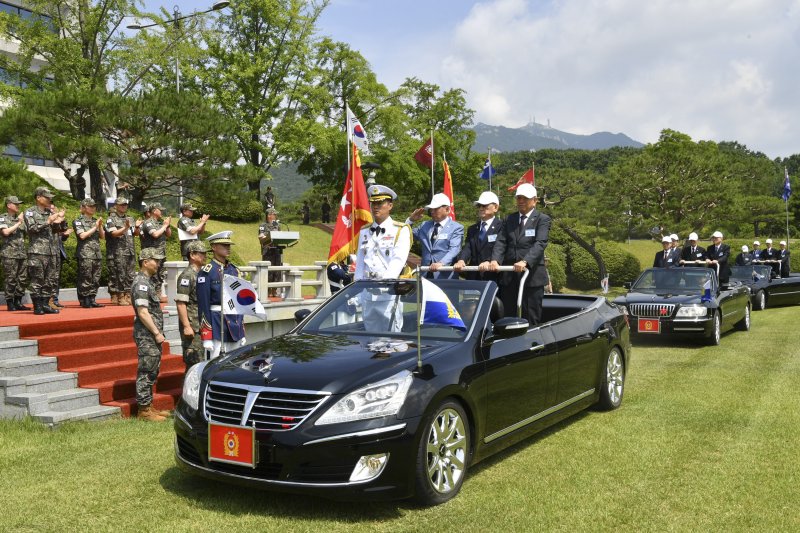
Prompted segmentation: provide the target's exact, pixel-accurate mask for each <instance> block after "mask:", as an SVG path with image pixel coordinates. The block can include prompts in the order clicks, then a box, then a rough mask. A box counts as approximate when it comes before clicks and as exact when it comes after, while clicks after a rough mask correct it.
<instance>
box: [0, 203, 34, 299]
mask: <svg viewBox="0 0 800 533" xmlns="http://www.w3.org/2000/svg"><path fill="white" fill-rule="evenodd" d="M21 203H22V202H20V201H19V198H17V197H16V196H9V197H8V198H6V206H7V207H8V213H7V214H5V215H2V216H0V236H2V239H0V241H1V242H0V246H1V247H0V257H1V258H2V259H3V271H4V272H5V280H6V305H7V306H8V310H9V311H30V309H31V308H30V307H27V306H25V305H22V297H23V296H25V289H26V288H27V287H28V265H27V261H26V260H27V259H28V252H27V251H26V250H25V216H24V215H23V214H22V213H20V209H19V205H20V204H21Z"/></svg>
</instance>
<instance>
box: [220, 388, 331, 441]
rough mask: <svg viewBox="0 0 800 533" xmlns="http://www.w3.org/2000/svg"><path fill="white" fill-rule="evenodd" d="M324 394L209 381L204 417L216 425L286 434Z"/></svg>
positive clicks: (325, 396) (311, 409)
mask: <svg viewBox="0 0 800 533" xmlns="http://www.w3.org/2000/svg"><path fill="white" fill-rule="evenodd" d="M328 396H329V394H328V393H323V392H315V391H302V390H291V389H278V388H274V387H253V386H246V385H234V384H231V383H217V382H213V381H212V382H211V383H209V384H208V388H207V389H206V396H205V412H206V418H207V419H208V420H209V421H210V422H215V423H218V424H230V425H235V426H253V427H255V428H256V429H264V430H270V431H290V430H292V429H294V428H296V427H297V426H299V425H300V424H302V423H303V421H304V420H305V419H306V418H308V416H309V415H310V414H311V413H312V412H314V410H316V408H317V407H319V406H320V405H321V404H322V402H323V401H324V400H325V399H326V398H327V397H328Z"/></svg>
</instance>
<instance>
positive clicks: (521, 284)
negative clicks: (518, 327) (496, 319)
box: [414, 266, 531, 317]
mask: <svg viewBox="0 0 800 533" xmlns="http://www.w3.org/2000/svg"><path fill="white" fill-rule="evenodd" d="M453 271H455V267H452V266H441V267H439V269H438V270H437V272H453ZM421 272H430V267H426V266H419V267H417V268H416V270H414V273H415V274H416V275H417V276H419V274H420V273H421ZM459 272H514V267H513V266H501V267H498V268H497V270H488V271H487V270H483V271H481V270H480V267H476V266H465V267H464V268H462V269H460V270H459ZM530 272H531V271H530V269H528V268H526V269H525V271H524V272H523V273H522V279H521V280H519V293H518V294H517V316H518V317H521V316H522V290H523V289H524V288H525V280H526V279H528V274H530Z"/></svg>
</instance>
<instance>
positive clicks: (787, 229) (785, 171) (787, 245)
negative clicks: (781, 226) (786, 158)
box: [783, 167, 791, 270]
mask: <svg viewBox="0 0 800 533" xmlns="http://www.w3.org/2000/svg"><path fill="white" fill-rule="evenodd" d="M783 175H784V176H786V177H787V179H788V177H789V169H788V168H786V167H783ZM790 197H791V195H789V196H787V197H786V201H785V202H783V203H784V204H785V205H786V249H787V250H788V249H789V198H790ZM790 270H791V269H790Z"/></svg>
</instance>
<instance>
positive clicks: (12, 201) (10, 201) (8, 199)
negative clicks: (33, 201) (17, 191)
mask: <svg viewBox="0 0 800 533" xmlns="http://www.w3.org/2000/svg"><path fill="white" fill-rule="evenodd" d="M6 203H7V204H21V203H22V202H20V201H19V198H17V197H16V196H6Z"/></svg>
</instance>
